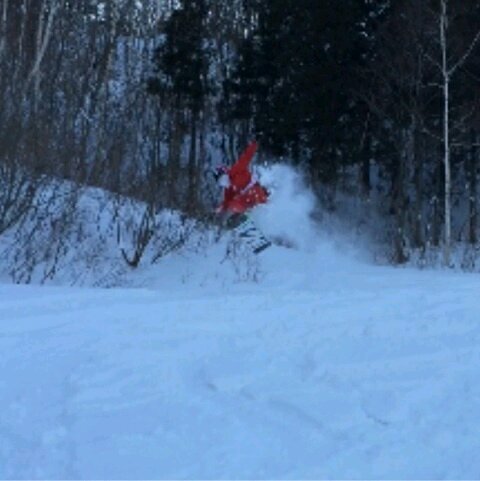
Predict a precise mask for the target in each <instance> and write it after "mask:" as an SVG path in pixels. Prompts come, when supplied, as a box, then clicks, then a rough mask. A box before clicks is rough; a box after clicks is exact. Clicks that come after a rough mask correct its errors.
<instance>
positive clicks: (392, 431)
mask: <svg viewBox="0 0 480 481" xmlns="http://www.w3.org/2000/svg"><path fill="white" fill-rule="evenodd" d="M320 247H321V246H320ZM324 247H325V246H324ZM177 261H178V260H177ZM177 261H174V260H172V266H170V267H171V268H172V269H173V265H174V264H175V262H177ZM261 262H262V266H263V267H262V268H263V269H264V272H265V273H266V274H265V276H264V277H263V279H262V281H261V282H259V283H226V284H221V283H218V284H217V285H216V286H213V285H211V286H210V287H208V286H207V287H201V285H200V284H198V283H195V281H194V280H191V283H190V284H189V283H187V284H182V280H181V278H182V275H181V274H180V273H179V274H178V276H179V279H178V283H175V282H174V283H173V286H171V288H170V289H167V287H166V286H167V284H168V282H167V279H163V280H162V274H161V272H160V269H159V270H158V272H157V273H156V276H157V279H158V281H159V282H158V284H157V286H156V288H151V289H142V288H140V289H109V290H101V289H79V288H61V287H33V286H32V287H24V286H12V285H2V286H0V350H1V353H2V355H1V358H0V477H1V478H18V479H20V478H22V479H27V478H28V479H39V478H43V479H58V478H62V479H87V478H88V479H125V478H128V479H151V478H157V479H160V478H164V479H165V478H169V479H186V478H190V479H206V478H208V479H217V478H223V479H226V478H229V479H239V478H242V479H266V478H269V479H272V478H278V479H280V478H281V479H286V478H290V479H292V478H297V479H298V478H309V479H312V478H336V479H345V478H348V479H358V478H363V479H365V478H384V479H385V478H390V479H391V478H395V479H406V478H410V479H426V478H429V479H432V478H434V479H440V478H449V479H454V478H455V479H478V477H479V476H480V459H479V456H478V453H479V452H480V383H479V373H480V322H479V321H480V301H479V300H478V290H479V279H478V277H477V276H474V275H462V274H452V273H441V272H417V271H413V270H399V269H393V268H385V267H373V266H368V265H365V264H361V263H357V262H354V261H351V260H348V261H347V260H346V259H344V258H342V257H341V255H339V254H338V253H336V254H335V253H334V251H333V250H331V251H330V252H324V253H320V252H318V253H317V254H313V253H310V254H308V255H307V254H302V253H301V252H299V251H293V250H287V249H283V248H281V247H275V248H273V249H271V250H270V251H266V252H265V255H264V256H263V258H262V260H261ZM178 265H179V272H181V271H182V268H181V266H180V264H178ZM190 268H192V266H190ZM168 270H169V269H168ZM169 272H170V273H173V272H174V270H169ZM143 275H145V273H143ZM153 275H154V274H153V272H150V276H152V277H153ZM147 279H148V277H146V276H145V277H144V281H145V282H147ZM192 279H193V278H192ZM162 284H163V287H162V288H160V287H159V286H160V285H162ZM182 285H183V287H182Z"/></svg>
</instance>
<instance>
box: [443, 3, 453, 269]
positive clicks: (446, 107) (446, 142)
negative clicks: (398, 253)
mask: <svg viewBox="0 0 480 481" xmlns="http://www.w3.org/2000/svg"><path fill="white" fill-rule="evenodd" d="M447 7H448V0H441V8H442V11H441V14H440V46H441V49H442V77H443V79H442V80H443V162H444V167H445V239H444V263H445V265H446V266H450V257H451V242H452V218H451V216H452V213H451V211H452V204H451V193H452V185H451V168H450V69H449V65H448V57H447V29H448V16H447V15H448V12H447Z"/></svg>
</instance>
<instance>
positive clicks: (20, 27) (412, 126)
mask: <svg viewBox="0 0 480 481" xmlns="http://www.w3.org/2000/svg"><path fill="white" fill-rule="evenodd" d="M0 69H1V76H0V100H1V105H2V106H1V109H0V182H1V186H2V188H1V191H0V233H1V232H4V231H6V230H7V229H8V228H9V227H11V226H12V225H13V224H14V223H15V222H18V221H19V220H20V219H21V218H22V216H23V215H24V214H25V212H26V211H28V209H29V208H30V206H31V203H32V199H33V198H34V197H35V193H36V191H37V190H38V189H39V188H40V187H41V185H42V182H43V181H44V179H45V178H46V177H48V178H51V177H56V178H60V179H66V180H69V181H73V182H75V183H78V184H79V185H90V186H98V187H102V188H105V189H108V190H109V191H112V192H115V193H118V194H122V195H126V196H131V197H135V198H138V199H142V200H144V201H146V202H147V205H149V206H150V207H149V209H148V212H147V214H146V215H151V214H152V212H154V211H155V210H156V209H158V208H161V207H174V208H176V209H180V210H182V211H184V212H186V213H188V214H190V215H195V216H201V215H202V214H203V213H205V212H207V211H209V210H210V209H211V205H210V204H211V198H210V197H209V195H210V185H209V179H208V176H207V175H206V171H207V167H208V166H209V165H211V164H212V163H214V162H217V161H219V160H221V161H222V162H230V161H232V160H233V159H234V158H235V156H236V155H237V154H238V153H239V151H240V150H241V149H242V147H243V146H244V145H245V144H246V143H247V142H248V141H249V140H250V139H252V138H256V139H257V140H258V141H259V143H260V146H261V154H260V158H261V160H262V159H263V160H268V161H279V160H282V161H288V162H292V163H293V164H295V165H298V166H299V167H300V168H302V169H303V170H304V171H305V172H306V174H307V176H308V180H309V182H310V183H311V185H312V186H313V187H314V188H316V189H317V190H318V192H319V195H321V196H323V197H324V200H326V201H327V204H328V207H329V208H331V209H335V207H336V193H337V192H339V191H342V192H343V191H346V192H347V193H349V194H350V195H353V196H357V197H358V198H361V199H362V200H364V201H365V202H369V201H370V202H371V208H372V209H374V208H375V209H379V210H380V211H381V212H382V215H384V216H386V217H387V218H388V219H389V222H390V225H391V242H392V252H393V259H392V260H394V261H395V262H400V263H401V262H405V261H408V260H409V256H410V254H411V252H412V251H414V250H416V251H420V252H421V251H425V250H428V248H429V247H438V248H443V249H444V253H445V262H446V263H447V264H448V263H449V262H450V248H451V246H452V244H453V243H455V242H458V241H461V242H465V243H468V244H471V245H473V246H475V245H477V244H478V236H479V225H478V201H479V198H478V190H479V188H478V184H477V182H478V168H479V162H480V159H479V155H480V150H479V149H480V115H479V105H480V3H479V2H478V1H477V0H425V1H418V0H395V1H394V2H392V1H388V0H375V1H374V0H229V1H228V2H226V1H224V0H164V2H158V0H142V1H141V2H139V1H138V0H108V1H100V0H75V1H70V0H0ZM372 199H374V200H372Z"/></svg>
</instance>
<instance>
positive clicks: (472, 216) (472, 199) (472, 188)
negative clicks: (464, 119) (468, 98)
mask: <svg viewBox="0 0 480 481" xmlns="http://www.w3.org/2000/svg"><path fill="white" fill-rule="evenodd" d="M476 138H477V136H476V134H475V131H473V130H472V133H471V148H470V155H469V156H468V187H469V189H468V190H469V192H468V194H469V202H468V206H469V232H468V240H469V242H470V243H471V244H476V243H477V240H478V238H477V217H478V214H477V147H476Z"/></svg>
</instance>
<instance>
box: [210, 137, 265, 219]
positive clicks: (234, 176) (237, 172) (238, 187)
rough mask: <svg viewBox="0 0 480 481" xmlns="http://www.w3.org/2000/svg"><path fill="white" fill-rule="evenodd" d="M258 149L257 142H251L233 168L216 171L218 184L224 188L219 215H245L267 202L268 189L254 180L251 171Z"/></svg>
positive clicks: (221, 168) (220, 168)
mask: <svg viewBox="0 0 480 481" xmlns="http://www.w3.org/2000/svg"><path fill="white" fill-rule="evenodd" d="M257 149H258V144H257V142H255V141H254V142H251V143H250V144H249V145H248V147H247V148H246V149H245V151H244V152H243V153H242V155H240V157H239V158H238V160H237V161H236V162H235V164H233V165H232V167H230V168H227V167H224V166H222V167H219V168H217V169H216V173H215V178H216V180H217V183H218V184H219V185H220V186H222V187H223V188H224V191H223V202H222V203H221V205H220V206H219V207H218V208H217V212H218V213H227V214H244V213H245V212H247V211H248V210H250V209H252V208H253V207H255V206H256V205H258V204H264V203H266V202H267V200H268V191H267V189H265V187H263V186H262V185H261V184H260V183H259V182H258V181H256V180H254V179H253V177H252V174H251V172H250V170H249V167H250V162H251V161H252V159H253V157H254V155H255V153H256V152H257Z"/></svg>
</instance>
